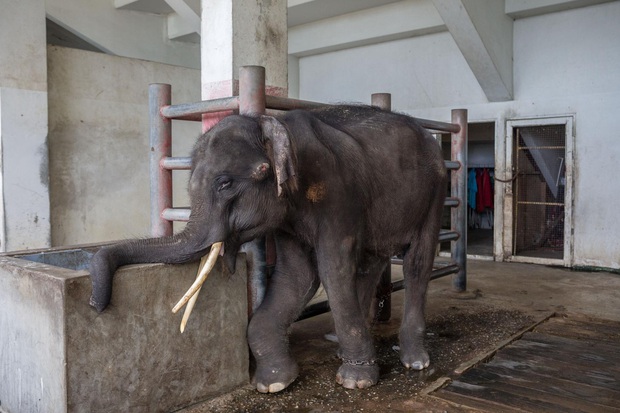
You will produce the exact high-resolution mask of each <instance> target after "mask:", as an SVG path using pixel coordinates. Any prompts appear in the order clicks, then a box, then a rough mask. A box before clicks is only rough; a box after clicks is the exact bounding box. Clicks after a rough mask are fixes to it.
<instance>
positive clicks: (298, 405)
mask: <svg viewBox="0 0 620 413" xmlns="http://www.w3.org/2000/svg"><path fill="white" fill-rule="evenodd" d="M325 316H329V314H327V315H324V316H321V317H322V318H323V322H322V323H323V324H322V325H321V322H318V321H317V320H316V319H313V320H307V321H306V322H302V323H297V324H296V325H295V326H293V328H292V332H291V338H290V340H291V349H292V351H293V353H294V355H295V357H296V359H297V360H298V362H299V366H300V374H299V377H298V379H297V380H296V381H295V382H294V383H293V384H292V385H291V386H290V387H289V388H287V389H285V390H284V391H282V392H280V393H276V394H261V393H258V392H257V391H256V390H255V389H254V388H253V387H252V386H250V385H248V386H246V387H243V388H241V389H238V390H236V391H234V392H232V393H229V394H226V395H224V396H222V397H219V398H216V399H214V400H212V401H209V402H207V403H203V404H200V405H197V406H195V407H193V408H188V409H186V410H184V411H183V412H184V413H203V412H213V413H218V412H222V413H224V412H227V413H229V412H270V413H271V412H304V413H319V412H321V413H323V412H363V411H377V412H378V411H396V412H398V411H403V412H404V411H412V409H416V410H418V409H419V408H420V407H422V404H421V403H422V402H421V401H420V400H418V399H416V396H418V395H419V394H420V391H421V390H422V389H423V388H425V387H427V386H428V385H429V384H431V383H433V382H434V381H435V380H437V379H439V378H440V377H444V376H449V375H451V374H452V372H453V371H454V369H456V368H457V367H459V366H460V365H461V364H463V363H465V362H467V361H468V360H471V359H474V358H476V357H478V356H479V355H481V354H486V353H487V352H489V351H491V350H492V349H494V348H495V347H496V346H497V345H498V344H499V343H501V342H502V341H505V340H506V339H508V338H509V337H511V336H512V335H514V334H515V333H516V332H518V331H520V330H522V329H523V328H525V327H527V326H530V325H532V323H533V318H532V317H531V316H529V315H526V314H524V313H522V312H519V311H514V310H503V309H498V308H492V307H486V308H480V307H478V306H476V307H469V306H465V307H463V306H459V307H457V306H451V307H449V308H447V309H446V310H445V311H444V312H442V313H441V314H437V315H434V316H430V317H428V320H427V335H426V347H427V350H428V351H429V354H430V357H431V365H430V367H429V368H428V369H426V370H423V371H410V370H407V369H405V368H404V367H403V366H402V364H401V363H400V360H399V356H398V351H397V346H398V335H397V332H398V326H399V322H400V320H399V319H398V317H394V318H393V319H392V321H390V322H389V323H387V324H375V326H374V327H373V332H374V336H375V345H376V348H377V359H378V360H379V364H380V366H381V367H380V368H381V370H380V372H381V373H380V374H381V376H380V381H379V383H378V384H377V385H376V386H373V387H371V388H368V389H357V390H347V389H344V388H343V387H341V386H340V385H338V384H336V382H335V380H334V378H335V375H336V371H337V370H338V367H339V366H340V361H339V359H338V358H337V357H336V351H337V348H338V345H337V344H336V343H333V342H330V341H328V340H326V339H325V338H324V337H323V334H321V333H323V332H325V331H329V328H327V329H325V327H326V325H330V324H331V320H329V319H327V317H325ZM317 324H318V325H319V327H318V328H313V327H314V325H317ZM424 406H425V409H426V410H424V411H444V409H443V408H439V410H434V409H432V408H429V407H428V403H425V404H424ZM429 409H430V410H429ZM452 411H454V410H452Z"/></svg>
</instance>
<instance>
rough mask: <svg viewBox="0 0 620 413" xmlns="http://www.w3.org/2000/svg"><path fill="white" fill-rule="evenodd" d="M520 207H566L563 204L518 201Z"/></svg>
mask: <svg viewBox="0 0 620 413" xmlns="http://www.w3.org/2000/svg"><path fill="white" fill-rule="evenodd" d="M517 204H519V205H546V206H564V203H563V202H534V201H517Z"/></svg>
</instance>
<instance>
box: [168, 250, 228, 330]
mask: <svg viewBox="0 0 620 413" xmlns="http://www.w3.org/2000/svg"><path fill="white" fill-rule="evenodd" d="M221 249H222V243H221V242H216V243H214V244H213V245H212V246H211V251H210V252H209V255H208V256H206V257H203V259H202V260H201V261H200V268H199V270H198V275H197V276H196V280H195V281H194V283H193V284H192V286H191V287H190V288H189V290H187V292H186V293H185V295H184V296H183V298H181V300H180V301H179V302H178V303H177V304H176V305H175V306H174V308H173V309H172V312H173V313H175V314H176V313H177V311H179V310H180V309H181V307H183V306H184V305H185V304H187V303H188V301H189V302H190V303H189V304H188V306H187V308H186V310H185V314H184V315H183V320H182V321H181V332H183V330H184V329H185V324H186V323H187V320H188V319H189V315H190V313H191V312H192V309H193V307H194V303H195V302H196V298H197V296H198V292H199V291H200V288H201V287H202V284H204V282H205V280H206V279H207V276H208V275H209V273H210V272H211V270H212V269H213V267H214V266H215V262H216V261H217V257H218V255H219V253H220V250H221ZM190 300H191V301H190Z"/></svg>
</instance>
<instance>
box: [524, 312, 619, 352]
mask: <svg viewBox="0 0 620 413" xmlns="http://www.w3.org/2000/svg"><path fill="white" fill-rule="evenodd" d="M618 324H620V323H617V322H610V321H604V322H603V321H600V320H599V321H595V320H583V321H579V320H571V319H570V318H559V317H555V318H552V319H551V320H549V322H547V323H545V324H542V325H541V326H539V327H537V328H536V331H537V332H541V333H547V334H553V335H557V336H560V337H567V338H574V339H578V340H591V341H594V342H603V343H608V344H611V345H614V344H615V345H618V343H619V342H620V326H619V325H618Z"/></svg>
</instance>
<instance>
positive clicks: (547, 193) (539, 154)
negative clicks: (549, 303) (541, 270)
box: [505, 117, 572, 265]
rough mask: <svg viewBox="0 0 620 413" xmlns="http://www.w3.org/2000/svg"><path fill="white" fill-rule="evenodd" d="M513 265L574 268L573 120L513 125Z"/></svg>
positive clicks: (509, 144) (509, 192)
mask: <svg viewBox="0 0 620 413" xmlns="http://www.w3.org/2000/svg"><path fill="white" fill-rule="evenodd" d="M507 132H508V138H509V139H508V140H509V142H507V146H506V147H507V151H508V154H507V164H508V166H509V170H512V178H511V182H510V183H509V184H508V185H506V193H507V195H510V196H508V197H507V199H511V201H509V202H508V204H507V205H506V206H507V208H508V210H509V214H508V216H506V217H505V219H506V220H508V221H510V224H509V225H510V227H511V228H512V230H511V234H509V235H510V236H509V237H507V238H508V239H509V242H508V245H506V247H507V248H506V249H507V250H508V251H506V252H507V255H508V256H509V257H510V260H511V261H520V262H534V263H544V264H562V265H570V262H571V258H572V248H571V246H572V219H571V218H572V205H571V199H572V191H571V188H572V156H571V155H572V118H571V117H566V118H550V119H536V120H523V121H509V122H508V125H507Z"/></svg>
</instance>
